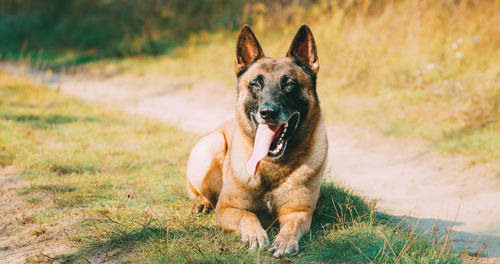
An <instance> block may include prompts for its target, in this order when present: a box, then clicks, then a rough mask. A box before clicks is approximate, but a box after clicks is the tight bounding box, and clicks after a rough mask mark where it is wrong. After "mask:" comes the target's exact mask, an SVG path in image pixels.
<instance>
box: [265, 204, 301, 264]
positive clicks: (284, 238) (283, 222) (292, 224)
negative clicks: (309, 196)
mask: <svg viewBox="0 0 500 264" xmlns="http://www.w3.org/2000/svg"><path fill="white" fill-rule="evenodd" d="M279 222H280V232H279V233H278V235H277V236H276V238H275V239H274V242H273V243H272V245H271V247H270V248H269V252H271V253H273V256H274V257H276V258H280V257H282V256H283V255H285V254H293V253H297V252H299V239H300V237H302V235H303V234H305V233H306V232H307V231H308V230H309V227H310V225H311V213H310V212H307V211H292V212H289V213H286V214H284V215H281V216H279Z"/></svg>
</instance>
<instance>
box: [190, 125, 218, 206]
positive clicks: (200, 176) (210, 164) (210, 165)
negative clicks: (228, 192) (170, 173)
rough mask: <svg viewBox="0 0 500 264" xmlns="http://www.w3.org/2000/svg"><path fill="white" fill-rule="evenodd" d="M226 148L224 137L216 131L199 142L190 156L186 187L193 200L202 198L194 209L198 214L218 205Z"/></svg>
mask: <svg viewBox="0 0 500 264" xmlns="http://www.w3.org/2000/svg"><path fill="white" fill-rule="evenodd" d="M226 148H227V147H226V139H225V137H224V135H223V134H222V132H220V131H216V132H213V133H211V134H209V135H207V136H205V137H203V138H202V139H201V140H200V141H198V143H196V145H195V146H194V148H193V150H192V151H191V154H190V155H189V160H188V165H187V171H186V186H187V191H188V194H189V197H190V198H191V199H196V198H198V197H200V198H201V202H200V203H198V204H196V205H195V206H194V207H193V210H194V211H196V212H203V213H205V212H206V211H207V210H210V209H213V208H215V205H216V204H217V200H218V198H219V193H220V190H221V188H222V164H223V163H224V157H225V154H226Z"/></svg>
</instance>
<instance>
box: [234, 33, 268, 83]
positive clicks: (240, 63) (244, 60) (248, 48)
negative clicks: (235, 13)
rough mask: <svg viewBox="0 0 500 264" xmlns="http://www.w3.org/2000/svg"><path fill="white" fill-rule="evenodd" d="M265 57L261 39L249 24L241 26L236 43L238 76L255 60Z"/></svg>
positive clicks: (236, 69)
mask: <svg viewBox="0 0 500 264" xmlns="http://www.w3.org/2000/svg"><path fill="white" fill-rule="evenodd" d="M262 57H264V52H263V51H262V48H261V47H260V44H259V41H257V38H256V37H255V35H254V34H253V32H252V30H251V29H250V27H249V26H248V25H244V26H243V27H242V28H241V31H240V36H239V37H238V43H237V44H236V65H235V71H236V76H240V74H242V73H243V72H244V71H245V70H246V69H247V68H248V67H249V66H250V64H252V63H253V62H254V61H256V60H258V59H260V58H262Z"/></svg>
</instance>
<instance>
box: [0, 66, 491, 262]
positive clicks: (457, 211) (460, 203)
mask: <svg viewBox="0 0 500 264" xmlns="http://www.w3.org/2000/svg"><path fill="white" fill-rule="evenodd" d="M0 70H3V71H6V72H9V73H13V74H18V75H22V76H30V78H32V80H33V81H35V82H37V83H45V84H48V85H49V86H51V87H53V88H55V89H60V90H61V91H64V92H65V93H69V94H73V95H75V96H77V97H79V98H83V99H86V100H90V101H96V102H100V103H104V104H114V105H116V106H118V107H120V108H122V109H124V110H125V111H127V112H129V113H135V114H139V115H143V116H147V117H152V118H156V119H159V120H162V121H165V122H168V123H171V124H173V125H175V126H178V127H179V128H181V129H184V130H186V131H190V132H194V133H198V134H202V133H206V132H208V131H210V130H212V129H214V128H215V127H216V126H217V125H218V124H219V123H221V122H222V121H225V120H228V119H230V118H232V116H233V112H234V110H233V106H234V99H235V93H234V92H228V91H230V90H228V89H225V88H223V87H222V86H221V85H219V84H217V83H212V82H207V81H203V82H200V81H194V80H190V79H186V78H184V79H183V78H168V77H158V76H142V77H134V76H122V77H113V78H89V77H88V76H85V75H80V76H78V75H54V74H52V75H46V74H43V73H39V72H36V71H33V70H26V69H21V68H19V66H9V65H7V64H2V65H0ZM328 138H329V141H330V152H329V167H330V169H329V170H328V173H327V175H326V177H328V178H329V179H331V180H333V181H336V182H339V183H341V184H343V185H345V186H348V187H349V188H351V189H353V190H354V191H355V192H356V193H359V194H361V195H362V196H363V197H365V198H367V199H370V200H375V201H377V205H378V209H379V210H380V211H382V212H384V213H387V214H390V215H393V216H394V219H395V220H399V219H406V221H410V222H411V223H412V224H416V226H417V228H418V229H419V230H420V231H421V232H429V233H431V230H432V228H433V227H434V226H435V225H437V226H438V227H439V233H440V234H445V233H446V232H447V231H448V230H450V228H452V227H453V232H452V234H451V237H452V238H453V240H454V247H455V248H457V249H461V248H466V249H468V250H470V252H482V251H483V250H484V248H485V245H487V248H486V251H485V252H484V254H485V255H487V256H490V257H500V209H499V204H500V178H498V177H495V174H496V173H498V171H500V167H499V164H493V163H486V164H483V163H482V164H476V163H475V162H474V161H473V160H472V159H471V158H468V157H463V156H458V155H454V156H443V155H440V154H438V153H437V152H436V151H434V150H432V148H429V147H427V146H425V143H422V142H416V143H415V142H401V141H397V140H394V139H390V138H387V137H382V136H380V135H378V134H376V133H374V132H372V131H369V130H367V129H366V128H359V127H353V126H350V125H346V124H331V125H329V126H328ZM408 216H409V217H410V218H407V217H408ZM488 261H489V263H500V258H495V259H489V260H488Z"/></svg>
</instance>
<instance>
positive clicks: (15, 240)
mask: <svg viewBox="0 0 500 264" xmlns="http://www.w3.org/2000/svg"><path fill="white" fill-rule="evenodd" d="M29 186H30V182H29V181H25V180H22V176H21V174H20V172H18V171H16V169H15V168H14V167H12V166H8V167H4V168H0V223H1V224H0V263H9V264H14V263H26V262H36V263H53V262H57V256H60V255H63V254H69V253H71V252H73V251H75V250H76V248H74V247H72V246H71V244H69V243H68V242H67V236H69V235H68V233H71V231H70V230H66V229H65V228H67V227H68V226H69V225H70V224H71V223H72V222H73V221H74V220H75V219H76V218H75V217H74V216H71V215H69V216H68V217H66V218H65V219H64V221H58V222H48V221H43V219H42V218H40V217H39V216H40V213H43V212H48V208H52V202H51V199H50V198H49V196H48V195H46V194H44V193H40V192H38V193H37V194H36V196H35V195H34V194H30V195H20V194H19V192H21V191H23V190H24V187H29ZM28 198H36V199H38V201H37V202H29V201H28ZM51 212H52V213H56V214H57V211H51Z"/></svg>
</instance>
